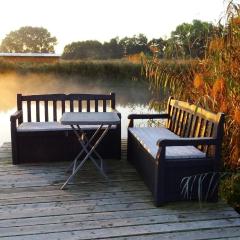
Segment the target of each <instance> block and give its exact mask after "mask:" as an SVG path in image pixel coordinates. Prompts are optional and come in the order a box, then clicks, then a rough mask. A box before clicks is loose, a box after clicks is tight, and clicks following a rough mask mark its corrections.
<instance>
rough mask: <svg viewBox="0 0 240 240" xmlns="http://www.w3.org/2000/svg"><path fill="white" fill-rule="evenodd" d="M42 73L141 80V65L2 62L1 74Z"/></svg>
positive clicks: (120, 61) (124, 62)
mask: <svg viewBox="0 0 240 240" xmlns="http://www.w3.org/2000/svg"><path fill="white" fill-rule="evenodd" d="M9 72H15V73H17V74H27V73H40V74H55V75H76V74H77V75H80V76H82V77H90V78H98V79H99V78H104V79H108V78H109V79H110V78H111V79H116V80H119V79H135V78H136V79H140V78H141V65H140V64H133V63H130V62H128V61H125V60H112V61H110V60H107V61H60V62H58V63H54V64H48V63H13V62H7V61H0V73H9Z"/></svg>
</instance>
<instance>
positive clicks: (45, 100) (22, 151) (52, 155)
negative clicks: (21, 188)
mask: <svg viewBox="0 0 240 240" xmlns="http://www.w3.org/2000/svg"><path fill="white" fill-rule="evenodd" d="M24 104H25V105H24ZM100 104H101V105H102V107H101V109H100ZM24 106H25V108H24ZM84 106H86V107H85V108H84ZM92 106H93V108H94V111H95V112H98V111H103V112H106V111H114V112H117V113H118V115H119V117H120V118H121V114H120V113H119V112H118V111H117V110H116V108H115V93H110V94H109V95H104V94H43V95H26V96H24V95H22V94H17V111H16V112H15V113H14V114H13V115H11V117H10V121H11V140H12V162H13V164H19V163H28V162H52V161H68V160H69V161H72V159H73V158H74V157H75V155H76V154H77V153H78V152H79V145H78V142H77V140H76V137H75V135H74V133H73V131H72V130H71V129H69V130H60V129H59V130H56V131H52V130H51V131H29V132H20V131H17V128H18V126H19V125H20V124H21V123H23V120H24V121H27V122H33V120H34V121H36V122H40V121H42V122H50V121H54V122H56V121H59V119H58V118H59V115H62V113H64V112H66V111H68V112H69V111H70V112H73V111H79V112H81V111H87V112H90V111H91V110H92V108H91V107H92ZM33 109H34V111H32V110H33ZM41 110H43V111H41ZM50 111H51V112H50ZM59 111H60V112H59ZM24 114H26V115H25V116H24ZM51 117H52V118H51ZM25 118H26V120H25ZM93 132H94V130H92V129H89V130H87V136H88V137H89V136H91V134H92V133H93ZM100 134H101V133H100ZM97 151H98V152H99V154H101V155H102V157H103V158H115V159H121V124H120V125H118V126H117V127H116V128H115V129H110V130H109V132H108V135H107V136H106V137H105V138H104V140H103V141H102V142H101V144H100V145H99V146H98V149H97Z"/></svg>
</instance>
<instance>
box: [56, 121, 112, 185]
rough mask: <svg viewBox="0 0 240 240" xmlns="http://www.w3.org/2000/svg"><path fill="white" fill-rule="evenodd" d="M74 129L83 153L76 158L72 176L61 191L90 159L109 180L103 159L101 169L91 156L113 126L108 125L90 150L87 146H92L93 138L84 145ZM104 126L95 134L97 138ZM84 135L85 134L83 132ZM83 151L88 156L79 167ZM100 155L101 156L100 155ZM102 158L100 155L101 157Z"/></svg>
mask: <svg viewBox="0 0 240 240" xmlns="http://www.w3.org/2000/svg"><path fill="white" fill-rule="evenodd" d="M72 127H73V130H74V132H75V134H76V135H77V137H78V140H79V143H80V144H81V146H82V148H83V149H82V151H81V152H80V153H79V154H78V155H77V156H76V158H75V159H74V162H73V171H72V174H71V175H70V176H69V178H68V179H67V180H66V182H65V183H64V184H63V185H62V187H61V189H64V188H65V186H66V185H67V184H68V183H69V181H71V180H72V179H73V177H74V176H75V175H76V173H77V172H78V171H79V170H80V169H81V167H82V166H83V164H84V163H85V162H86V161H87V159H88V158H90V159H91V160H92V162H93V163H94V165H95V166H96V168H97V169H98V170H99V171H100V173H101V174H102V175H103V176H104V177H105V178H106V179H108V177H107V176H106V174H105V173H104V171H103V168H102V165H103V164H102V158H101V167H99V166H98V164H97V163H96V161H95V159H94V158H93V157H92V156H91V154H92V153H93V152H95V153H96V150H95V149H96V147H97V146H98V144H99V143H100V142H101V140H102V139H103V137H104V136H105V135H106V134H107V132H108V131H109V129H110V128H111V125H108V126H107V128H106V129H105V130H104V131H103V133H102V134H101V136H100V137H99V138H98V140H97V141H96V142H95V144H94V145H93V146H92V147H91V149H90V150H88V149H87V146H89V144H90V140H92V139H93V138H92V137H91V138H90V140H89V141H87V143H86V144H84V141H83V139H81V138H80V135H79V134H78V133H77V131H76V129H75V128H74V126H72ZM102 127H103V125H101V126H100V127H99V128H98V129H97V130H96V132H95V133H94V136H96V134H97V133H98V132H99V131H100V130H101V129H102ZM81 132H82V131H81ZM82 133H83V132H82ZM83 151H85V152H86V154H87V155H86V156H85V157H84V159H83V160H82V161H81V162H80V163H79V164H78V165H77V160H78V159H79V157H80V156H81V154H82V153H83ZM98 155H99V154H98ZM99 156H100V155H99Z"/></svg>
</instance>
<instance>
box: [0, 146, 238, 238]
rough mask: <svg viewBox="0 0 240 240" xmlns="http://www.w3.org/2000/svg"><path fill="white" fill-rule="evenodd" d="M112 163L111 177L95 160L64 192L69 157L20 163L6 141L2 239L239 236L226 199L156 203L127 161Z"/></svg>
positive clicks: (0, 195) (0, 193)
mask: <svg viewBox="0 0 240 240" xmlns="http://www.w3.org/2000/svg"><path fill="white" fill-rule="evenodd" d="M123 144H125V142H123ZM123 154H125V152H124V153H123ZM108 164H109V173H108V175H109V177H110V178H111V182H110V183H108V182H106V181H104V179H103V178H102V177H101V175H100V174H98V173H97V172H96V170H95V169H94V167H92V165H91V164H88V165H87V166H85V168H84V169H83V170H82V171H81V173H80V174H78V176H77V178H76V180H75V184H72V185H69V187H68V189H66V190H64V191H63V190H59V188H60V186H61V184H62V183H63V182H64V180H65V179H66V175H65V174H64V170H65V168H66V166H67V164H66V163H61V164H42V165H29V164H28V165H17V166H13V165H11V153H10V144H9V143H5V144H3V146H2V147H1V148H0V239H1V240H4V239H14V240H15V239H24V240H29V239H31V240H35V239H41V240H42V239H51V240H52V239H59V240H62V239H68V240H69V239H107V238H109V239H136V240H139V239H140V240H141V239H161V240H165V239H172V240H173V239H184V240H190V239H232V240H233V239H240V218H239V215H238V214H237V213H236V212H235V211H234V210H233V209H232V208H230V207H228V206H227V205H226V204H224V203H222V202H220V203H217V204H216V203H213V204H203V205H202V206H201V207H200V206H199V204H198V203H175V204H169V205H166V206H164V207H161V208H156V207H155V206H154V205H153V203H152V196H151V194H150V192H149V191H148V190H147V188H146V187H145V185H144V184H143V182H142V181H141V179H140V178H139V176H138V174H137V173H136V172H135V170H134V169H133V168H132V167H131V166H130V165H129V164H128V163H127V162H126V161H125V160H121V161H120V162H119V161H118V162H116V161H109V162H108Z"/></svg>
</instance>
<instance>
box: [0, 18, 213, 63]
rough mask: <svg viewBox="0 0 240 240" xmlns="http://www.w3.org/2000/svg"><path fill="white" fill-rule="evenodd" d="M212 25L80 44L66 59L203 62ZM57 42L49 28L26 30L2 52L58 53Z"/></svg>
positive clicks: (67, 52)
mask: <svg viewBox="0 0 240 240" xmlns="http://www.w3.org/2000/svg"><path fill="white" fill-rule="evenodd" d="M216 28H217V27H216V26H214V25H213V24H212V23H208V22H203V21H200V20H193V21H192V23H183V24H180V25H178V26H177V27H176V29H175V30H174V31H172V32H171V35H170V37H169V38H167V39H163V38H158V39H151V40H148V39H147V37H146V36H145V35H144V34H138V35H133V36H132V37H124V38H122V39H120V38H119V37H115V38H112V39H111V40H110V41H109V42H104V43H101V42H99V41H97V40H87V41H78V42H72V43H70V44H67V45H66V46H65V47H64V51H63V54H62V58H63V59H68V60H79V59H119V58H123V57H124V56H128V55H133V54H137V53H144V54H145V55H155V56H156V57H158V58H168V59H172V58H174V59H176V58H179V59H182V58H203V57H204V54H205V49H206V46H207V43H208V42H209V41H210V39H211V38H212V37H213V35H214V33H215V32H216V31H215V30H216ZM56 44H57V38H56V37H52V36H51V34H50V33H49V32H48V30H47V29H45V28H42V27H41V28H37V27H35V28H34V27H28V26H27V27H22V28H20V29H19V30H16V31H12V32H10V33H9V34H7V35H6V37H5V39H3V41H2V43H1V46H0V51H1V52H13V53H14V52H35V53H47V52H48V53H54V47H55V45H56Z"/></svg>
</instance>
